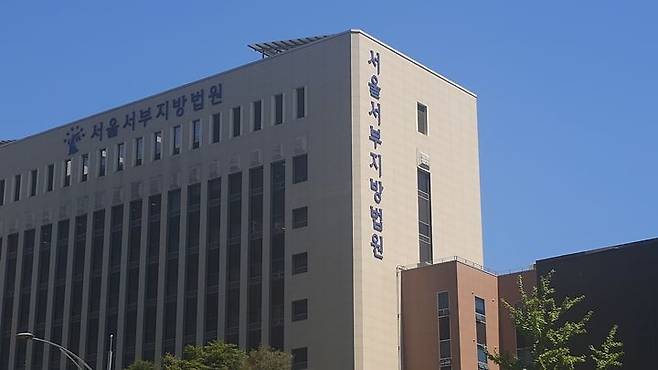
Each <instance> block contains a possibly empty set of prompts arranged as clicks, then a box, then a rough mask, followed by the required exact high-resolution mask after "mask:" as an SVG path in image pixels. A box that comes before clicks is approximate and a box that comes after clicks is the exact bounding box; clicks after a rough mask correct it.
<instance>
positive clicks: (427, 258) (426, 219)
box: [417, 168, 433, 263]
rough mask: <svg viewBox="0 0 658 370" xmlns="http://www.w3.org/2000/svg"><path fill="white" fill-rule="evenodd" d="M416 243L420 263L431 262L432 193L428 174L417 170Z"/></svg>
mask: <svg viewBox="0 0 658 370" xmlns="http://www.w3.org/2000/svg"><path fill="white" fill-rule="evenodd" d="M417 174H418V242H419V251H418V253H419V255H420V262H428V263H431V262H432V254H433V252H432V191H431V188H430V173H429V172H427V171H425V170H424V169H422V168H418V171H417Z"/></svg>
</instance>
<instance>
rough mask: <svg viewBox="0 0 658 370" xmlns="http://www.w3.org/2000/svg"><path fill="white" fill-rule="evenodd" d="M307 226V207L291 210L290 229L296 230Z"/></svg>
mask: <svg viewBox="0 0 658 370" xmlns="http://www.w3.org/2000/svg"><path fill="white" fill-rule="evenodd" d="M307 225H308V207H300V208H295V209H293V210H292V228H293V229H297V228H300V227H305V226H307Z"/></svg>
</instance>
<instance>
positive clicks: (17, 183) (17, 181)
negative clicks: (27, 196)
mask: <svg viewBox="0 0 658 370" xmlns="http://www.w3.org/2000/svg"><path fill="white" fill-rule="evenodd" d="M19 200H21V175H16V176H14V202H18V201H19Z"/></svg>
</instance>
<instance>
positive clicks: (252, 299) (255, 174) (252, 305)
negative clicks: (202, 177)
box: [247, 166, 264, 349]
mask: <svg viewBox="0 0 658 370" xmlns="http://www.w3.org/2000/svg"><path fill="white" fill-rule="evenodd" d="M263 173H264V172H263V166H260V167H255V168H251V169H250V170H249V208H248V209H249V215H248V220H249V223H248V225H249V227H248V231H249V248H248V251H247V260H248V261H249V262H248V264H247V276H248V278H249V283H248V286H247V348H249V349H254V348H257V347H258V346H259V345H260V344H261V342H262V341H261V322H262V316H263V315H262V305H263V302H262V296H263V294H262V291H263V284H262V281H263Z"/></svg>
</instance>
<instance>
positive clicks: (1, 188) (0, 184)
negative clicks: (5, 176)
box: [0, 180, 5, 206]
mask: <svg viewBox="0 0 658 370" xmlns="http://www.w3.org/2000/svg"><path fill="white" fill-rule="evenodd" d="M4 204H5V180H0V206H2V205H4Z"/></svg>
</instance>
